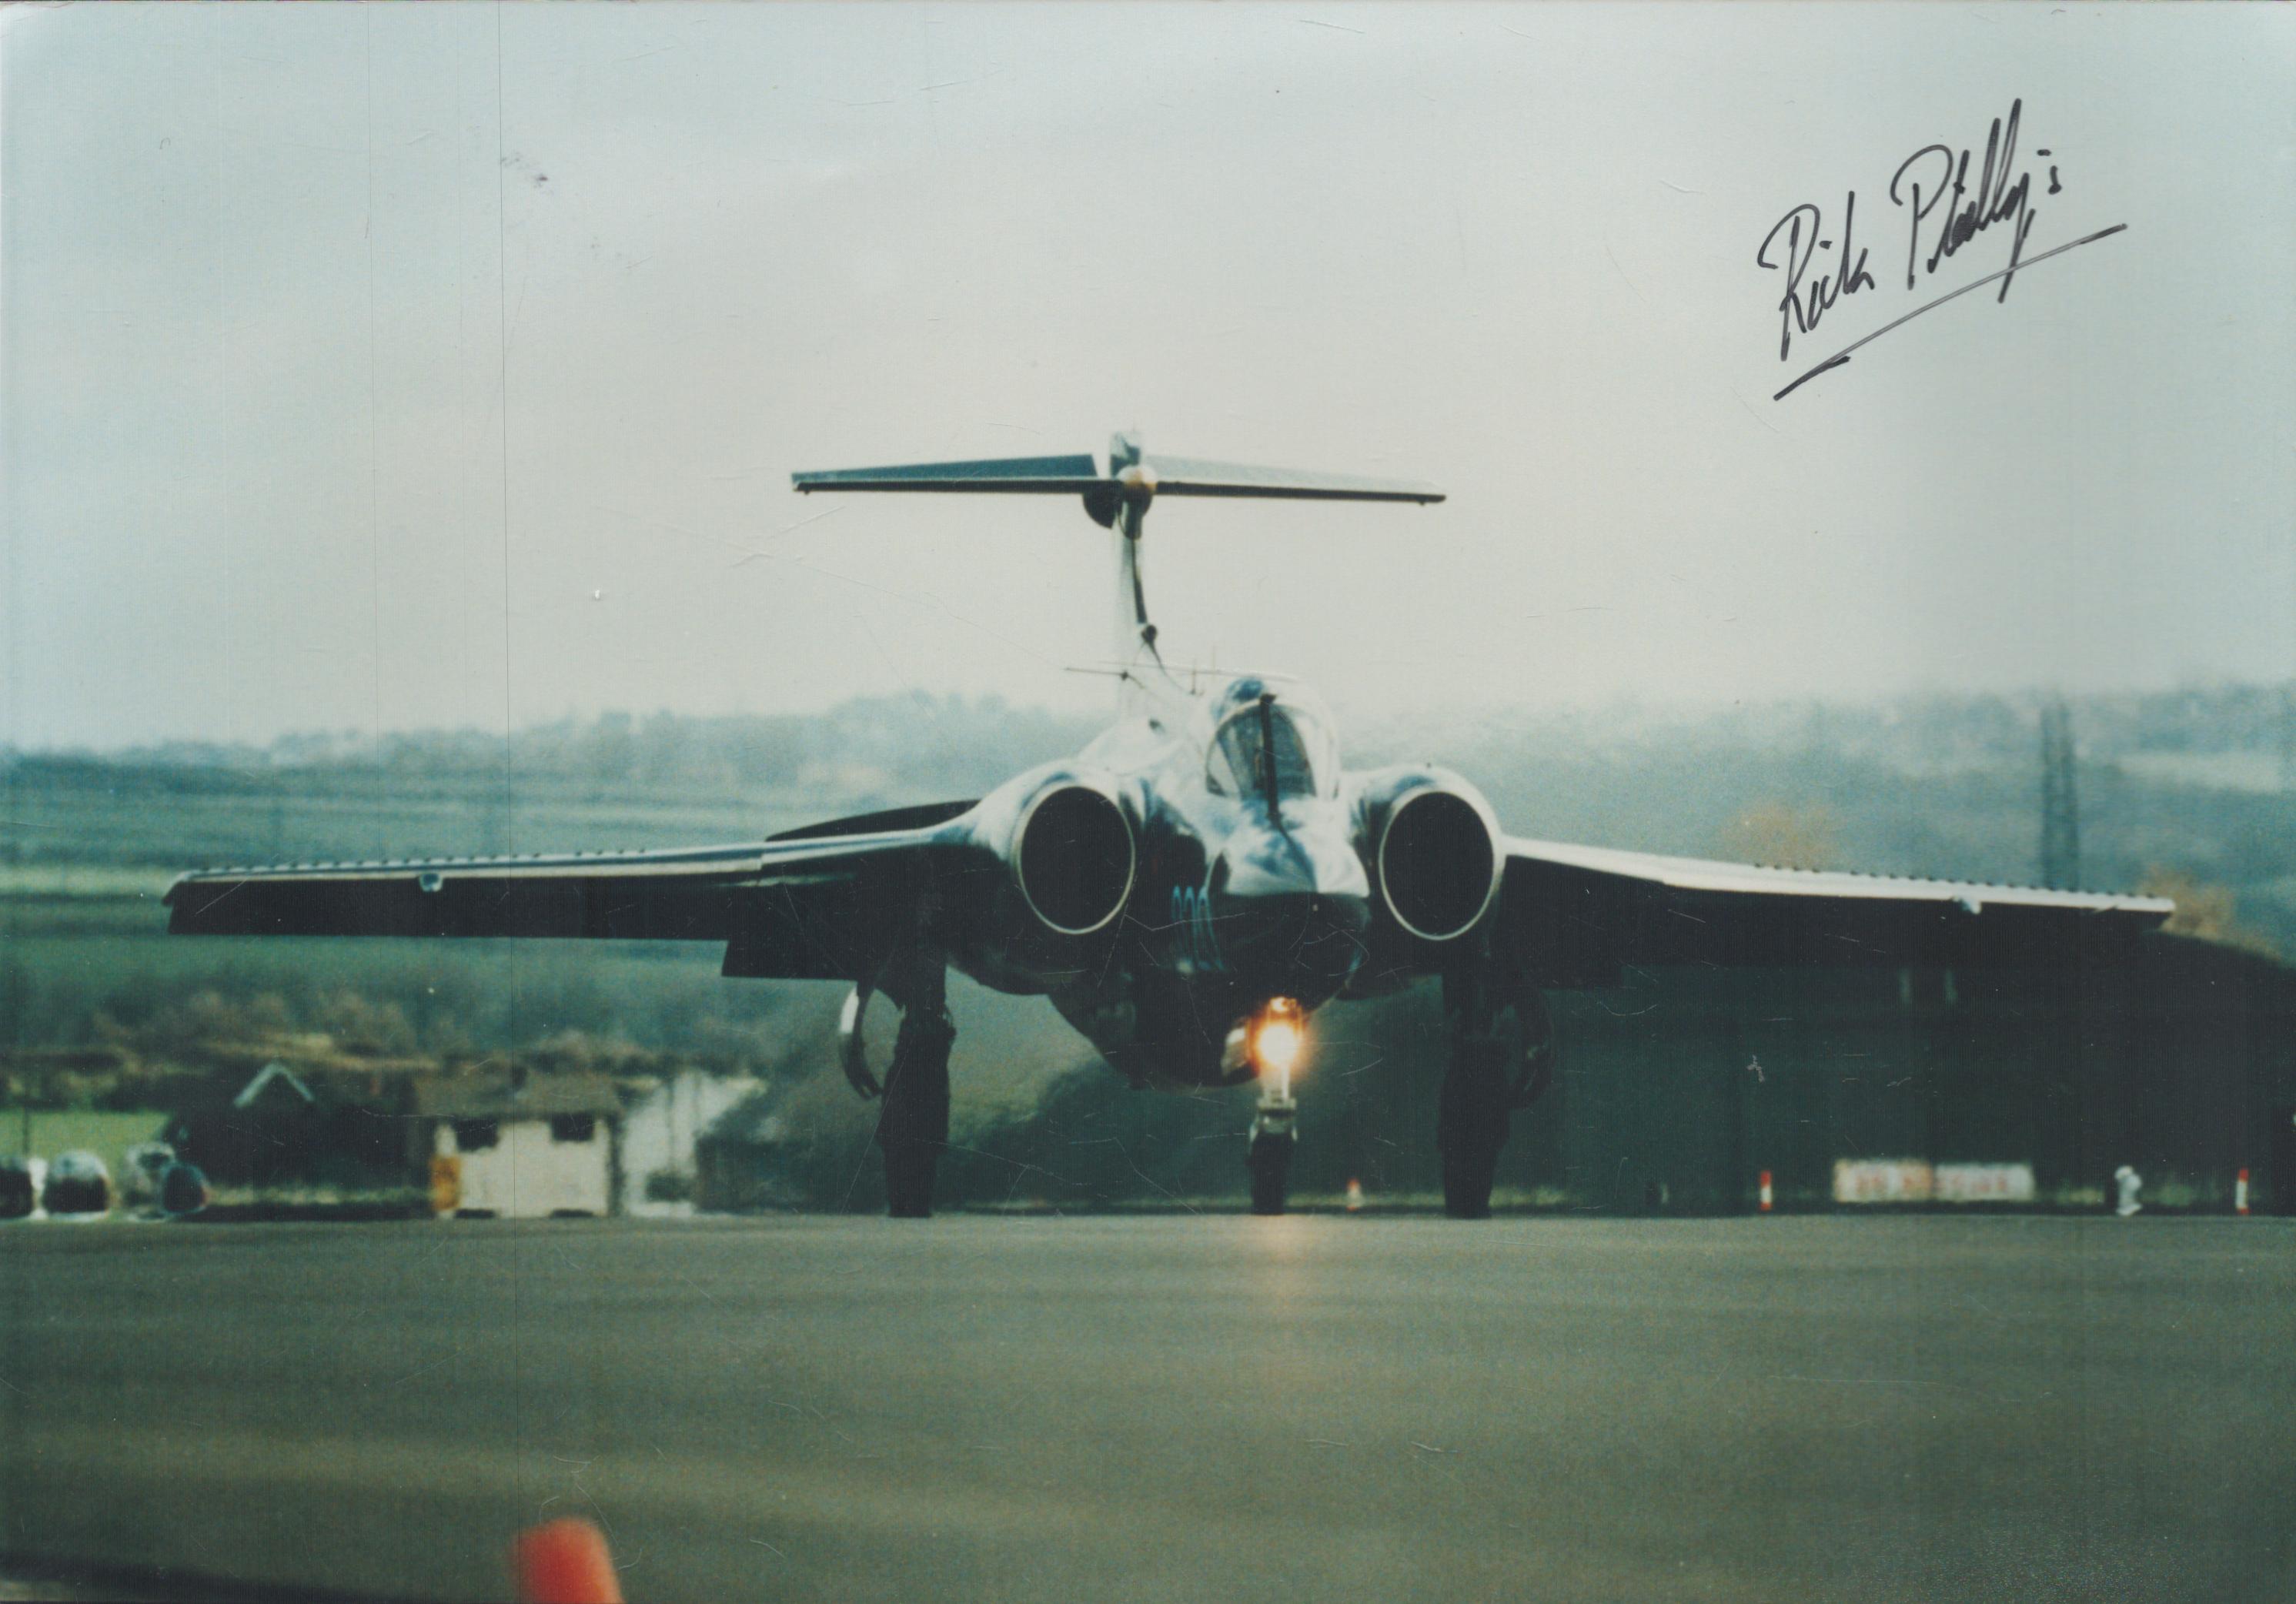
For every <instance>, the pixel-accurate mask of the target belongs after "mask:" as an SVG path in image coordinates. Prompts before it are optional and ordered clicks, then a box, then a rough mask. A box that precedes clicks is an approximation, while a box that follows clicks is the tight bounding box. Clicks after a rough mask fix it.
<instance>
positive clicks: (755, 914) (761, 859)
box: [165, 803, 993, 979]
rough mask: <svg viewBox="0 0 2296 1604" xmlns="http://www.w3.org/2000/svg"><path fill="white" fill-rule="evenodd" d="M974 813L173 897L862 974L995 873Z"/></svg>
mask: <svg viewBox="0 0 2296 1604" xmlns="http://www.w3.org/2000/svg"><path fill="white" fill-rule="evenodd" d="M970 806H971V805H970V804H969V803H944V804H938V805H934V806H930V807H924V808H914V809H902V810H899V811H898V812H896V813H892V814H873V815H869V816H867V817H865V818H861V819H854V820H845V821H839V822H832V823H830V824H824V825H816V826H813V827H811V828H809V829H807V830H799V831H790V832H788V833H786V834H784V835H782V836H778V837H775V838H774V839H769V840H765V841H758V842H749V843H743V844H741V845H736V846H728V847H684V848H673V849H669V850H666V851H657V852H594V853H572V854H562V855H548V854H545V855H536V856H531V857H503V858H431V859H418V860H408V861H404V862H389V863H284V864H275V865H271V866H268V867H263V868H243V869H208V870H201V871H200V872H195V873H192V874H186V875H184V876H183V877H182V878H180V879H178V880H176V883H175V884H174V885H173V886H170V887H169V888H168V894H167V896H166V899H165V900H166V903H167V906H168V933H169V934H171V935H178V936H419V937H476V936H490V937H586V938H591V939H597V940H608V941H722V942H724V943H726V973H727V974H729V975H746V976H760V977H780V978H791V979H852V978H861V977H862V975H863V973H864V971H865V969H866V968H867V966H868V965H869V964H870V963H871V962H873V961H874V960H876V959H881V957H882V956H883V953H884V952H885V951H886V950H887V949H888V947H889V946H890V945H892V944H893V943H895V942H898V940H899V939H900V938H901V937H903V936H904V935H905V934H906V929H908V928H909V927H912V926H913V925H914V920H915V918H916V911H917V907H918V903H919V898H920V897H921V896H923V894H924V893H925V891H926V890H927V889H928V888H932V887H935V886H947V885H950V884H952V883H953V884H955V885H956V886H957V887H958V888H960V892H959V894H960V895H961V888H962V886H963V884H964V877H966V876H969V875H974V874H978V873H980V872H982V871H983V870H984V869H986V868H992V867H993V864H984V863H982V862H980V856H981V855H980V849H979V848H977V847H974V846H973V845H972V840H971V838H970V836H969V834H968V833H967V832H966V831H964V829H963V827H962V826H961V825H958V824H956V823H955V820H956V819H957V818H958V816H959V815H960V814H963V813H964V811H965V810H966V809H967V808H969V807H970ZM925 820H929V821H930V822H920V821H925Z"/></svg>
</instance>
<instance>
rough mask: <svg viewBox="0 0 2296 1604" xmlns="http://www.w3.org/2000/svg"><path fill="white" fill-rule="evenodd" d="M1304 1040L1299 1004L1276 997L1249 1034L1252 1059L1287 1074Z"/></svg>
mask: <svg viewBox="0 0 2296 1604" xmlns="http://www.w3.org/2000/svg"><path fill="white" fill-rule="evenodd" d="M1307 1040H1308V1036H1307V1032H1306V1031H1304V1030H1302V1029H1301V1028H1300V1014H1299V1005H1298V1004H1296V1003H1294V1002H1289V1001H1288V1000H1286V999H1284V998H1282V997H1279V998H1277V999H1276V1000H1275V1002H1271V1003H1269V1004H1268V1007H1267V1015H1266V1017H1265V1018H1263V1019H1261V1020H1260V1021H1259V1028H1258V1029H1257V1030H1255V1031H1253V1032H1252V1033H1251V1056H1252V1060H1253V1061H1254V1062H1256V1063H1258V1064H1259V1067H1260V1068H1262V1069H1273V1070H1275V1071H1276V1072H1277V1073H1278V1074H1287V1073H1289V1072H1290V1070H1291V1068H1292V1065H1294V1064H1296V1063H1298V1062H1299V1061H1300V1048H1301V1047H1303V1046H1305V1045H1306V1044H1307Z"/></svg>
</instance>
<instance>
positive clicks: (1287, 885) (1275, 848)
mask: <svg viewBox="0 0 2296 1604" xmlns="http://www.w3.org/2000/svg"><path fill="white" fill-rule="evenodd" d="M1213 884H1214V885H1215V887H1217V888H1218V889H1219V890H1220V891H1221V892H1223V893H1225V894H1226V896H1233V897H1240V898H1258V897H1267V896H1287V897H1289V896H1312V897H1324V898H1347V897H1358V896H1360V897H1368V896H1370V895H1371V880H1370V877H1369V876H1368V875H1366V874H1365V872H1364V866H1363V860H1362V859H1361V858H1359V857H1357V855H1356V853H1355V848H1354V847H1353V846H1352V845H1350V844H1349V843H1348V842H1347V841H1345V840H1343V839H1342V840H1336V841H1326V840H1322V839H1318V838H1317V837H1316V836H1314V835H1312V834H1308V833H1306V832H1303V831H1292V832H1290V833H1285V832H1282V831H1273V830H1268V831H1251V832H1250V833H1240V834H1238V835H1236V836H1234V837H1233V838H1231V839H1230V840H1229V841H1228V844H1227V850H1226V852H1224V853H1222V854H1221V855H1220V864H1219V868H1218V871H1217V872H1215V873H1214V875H1213Z"/></svg>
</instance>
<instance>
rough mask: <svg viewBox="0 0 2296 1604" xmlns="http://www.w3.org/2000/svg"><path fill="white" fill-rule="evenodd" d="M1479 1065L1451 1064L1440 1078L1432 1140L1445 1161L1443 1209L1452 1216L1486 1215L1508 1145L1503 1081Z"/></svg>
mask: <svg viewBox="0 0 2296 1604" xmlns="http://www.w3.org/2000/svg"><path fill="white" fill-rule="evenodd" d="M1482 1069H1483V1067H1482V1066H1480V1065H1454V1066H1453V1067H1452V1069H1451V1072H1450V1073H1449V1074H1447V1075H1446V1076H1444V1077H1443V1104H1442V1110H1441V1112H1440V1114H1439V1116H1438V1118H1437V1124H1436V1131H1435V1145H1436V1148H1437V1150H1438V1151H1439V1153H1440V1154H1441V1157H1442V1160H1443V1212H1444V1213H1445V1214H1447V1215H1450V1216H1451V1217H1452V1218H1453V1219H1455V1220H1487V1219H1488V1218H1490V1215H1491V1183H1492V1181H1493V1180H1494V1179H1495V1178H1496V1177H1497V1174H1498V1167H1499V1150H1500V1149H1502V1148H1504V1147H1505V1146H1506V1139H1507V1105H1508V1102H1509V1097H1508V1088H1507V1084H1506V1081H1505V1077H1504V1076H1498V1075H1495V1074H1490V1073H1488V1072H1487V1071H1484V1072H1479V1071H1482Z"/></svg>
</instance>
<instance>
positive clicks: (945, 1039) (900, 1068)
mask: <svg viewBox="0 0 2296 1604" xmlns="http://www.w3.org/2000/svg"><path fill="white" fill-rule="evenodd" d="M955 1040H956V1030H955V1027H954V1026H952V1025H950V1024H949V1022H948V1019H947V1016H946V1015H942V1014H938V1013H929V1012H927V1011H925V1010H923V1009H913V1010H911V1011H909V1012H908V1013H906V1014H905V1015H903V1016H902V1019H901V1035H900V1039H899V1040H898V1042H897V1043H895V1044H894V1047H893V1062H892V1066H891V1068H890V1069H889V1070H888V1071H887V1072H886V1076H885V1101H884V1107H883V1110H882V1111H881V1113H880V1114H879V1115H878V1117H877V1145H878V1146H879V1147H880V1148H881V1149H882V1150H884V1154H885V1212H886V1213H887V1214H888V1215H891V1216H892V1217H893V1218H894V1219H897V1220H922V1219H929V1218H931V1215H932V1197H933V1172H934V1170H935V1169H936V1168H937V1167H939V1164H940V1155H941V1151H942V1150H943V1149H945V1148H946V1147H947V1146H948V1053H949V1047H950V1045H951V1044H952V1043H954V1042H955Z"/></svg>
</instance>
